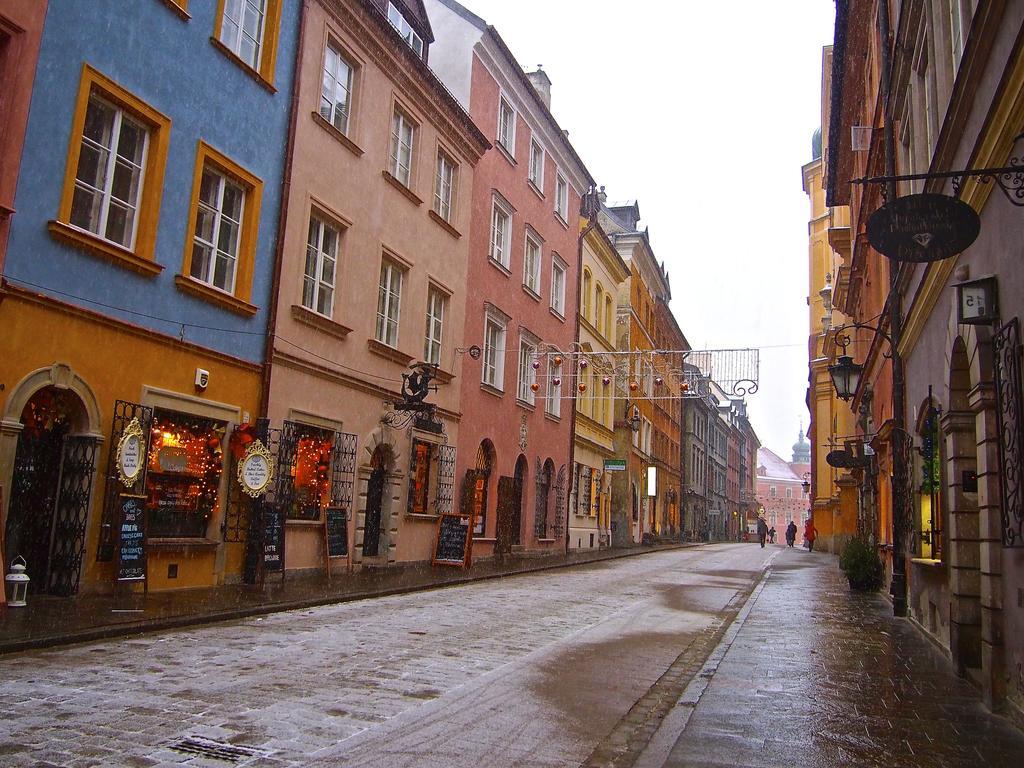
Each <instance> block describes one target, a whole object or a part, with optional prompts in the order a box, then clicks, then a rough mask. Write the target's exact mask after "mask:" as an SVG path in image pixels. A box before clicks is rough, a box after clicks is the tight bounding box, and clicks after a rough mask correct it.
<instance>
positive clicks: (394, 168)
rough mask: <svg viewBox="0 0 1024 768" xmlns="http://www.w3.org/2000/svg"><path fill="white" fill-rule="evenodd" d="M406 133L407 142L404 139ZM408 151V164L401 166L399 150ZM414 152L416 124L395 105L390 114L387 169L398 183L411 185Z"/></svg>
mask: <svg viewBox="0 0 1024 768" xmlns="http://www.w3.org/2000/svg"><path fill="white" fill-rule="evenodd" d="M406 135H408V142H406V141H405V138H406ZM403 149H404V150H406V151H407V153H408V164H407V165H405V166H404V167H403V164H402V157H401V155H400V154H399V152H400V151H401V150H403ZM415 153H416V124H415V123H414V122H413V121H412V120H411V119H410V118H409V116H408V115H407V114H405V112H403V111H402V110H401V109H398V108H397V107H395V110H394V112H393V113H392V116H391V155H390V167H389V168H388V171H389V172H390V173H391V175H392V176H394V177H395V178H396V179H397V180H398V181H399V183H401V184H403V185H404V186H406V187H411V186H412V166H413V163H414V162H415Z"/></svg>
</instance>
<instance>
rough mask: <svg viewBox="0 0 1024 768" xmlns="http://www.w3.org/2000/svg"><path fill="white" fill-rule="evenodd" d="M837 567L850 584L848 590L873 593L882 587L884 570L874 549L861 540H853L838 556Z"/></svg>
mask: <svg viewBox="0 0 1024 768" xmlns="http://www.w3.org/2000/svg"><path fill="white" fill-rule="evenodd" d="M839 567H840V568H842V570H843V573H845V574H846V578H847V579H848V580H849V582H850V589H862V590H865V591H869V592H874V591H875V590H877V589H879V588H880V587H881V586H882V579H883V576H884V574H885V569H884V567H883V566H882V561H881V559H880V558H879V557H878V553H877V552H876V551H875V548H874V547H873V546H871V544H869V543H868V542H867V541H865V540H864V539H862V538H853V539H850V541H849V542H848V543H847V545H846V546H845V547H843V552H842V554H841V555H839Z"/></svg>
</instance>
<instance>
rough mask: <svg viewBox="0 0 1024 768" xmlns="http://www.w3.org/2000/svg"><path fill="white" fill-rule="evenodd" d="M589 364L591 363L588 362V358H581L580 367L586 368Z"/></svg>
mask: <svg viewBox="0 0 1024 768" xmlns="http://www.w3.org/2000/svg"><path fill="white" fill-rule="evenodd" d="M588 365H590V363H588V362H587V359H586V358H583V359H582V360H580V368H583V369H584V370H585V369H586V367H587V366H588Z"/></svg>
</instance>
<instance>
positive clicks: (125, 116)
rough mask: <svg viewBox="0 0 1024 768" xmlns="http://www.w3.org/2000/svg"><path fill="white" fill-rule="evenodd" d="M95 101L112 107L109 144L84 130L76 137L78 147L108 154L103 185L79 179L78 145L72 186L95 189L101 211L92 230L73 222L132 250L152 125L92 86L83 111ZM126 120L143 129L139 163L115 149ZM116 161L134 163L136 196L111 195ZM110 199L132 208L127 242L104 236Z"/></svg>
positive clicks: (117, 204) (91, 191) (79, 159)
mask: <svg viewBox="0 0 1024 768" xmlns="http://www.w3.org/2000/svg"><path fill="white" fill-rule="evenodd" d="M94 101H95V102H96V103H97V104H99V105H101V106H102V107H103V108H104V109H108V110H113V113H114V118H113V122H112V124H111V127H110V146H109V147H107V146H104V145H102V144H99V143H98V142H96V141H94V140H93V139H90V138H87V137H86V136H85V134H84V133H83V134H82V135H81V136H79V139H78V141H79V145H80V147H86V146H89V147H92V148H93V149H94V150H96V151H98V152H99V153H100V154H101V155H102V154H103V153H106V155H107V158H106V162H105V163H104V164H103V166H104V170H103V187H102V189H101V188H98V187H95V186H93V185H92V184H90V183H88V182H85V181H82V180H80V179H79V178H78V171H79V169H80V168H81V165H82V152H81V149H80V150H79V157H78V165H79V167H78V168H76V169H75V190H82V191H83V192H85V193H87V194H89V195H92V196H94V197H95V195H96V194H97V193H98V194H99V206H100V215H99V220H98V221H97V224H96V229H95V230H92V229H89V228H88V227H83V226H81V225H79V224H74V226H75V227H76V228H78V229H81V230H83V231H85V232H89V233H91V234H93V235H96V237H99V238H100V239H102V240H106V241H107V242H109V243H114V244H115V245H119V246H121V247H122V248H127V249H128V250H129V251H134V250H135V239H136V236H137V235H138V230H139V204H140V202H141V200H142V190H143V188H144V185H145V183H146V161H147V159H148V157H149V140H150V133H151V129H150V128H149V127H147V126H146V125H145V124H144V123H142V122H140V121H139V120H136V119H134V118H133V117H132V116H131V114H130V113H128V112H126V111H125V110H124V109H122V108H121V107H119V106H117V105H116V104H114V103H113V102H111V101H109V100H107V99H104V98H103V97H102V96H100V95H98V94H97V93H96V92H95V90H94V91H93V92H92V93H90V94H89V104H87V105H86V112H87V113H88V109H89V106H90V105H91V104H92V102H94ZM125 120H127V121H128V122H129V123H131V124H132V125H134V126H137V127H138V128H140V129H142V132H143V140H142V153H141V161H140V162H139V163H137V164H136V163H135V162H134V161H131V160H129V159H128V158H124V157H121V155H119V154H118V152H117V150H118V146H119V144H120V141H121V127H122V125H123V124H124V121H125ZM84 129H85V127H84V124H83V131H84ZM119 161H121V162H126V163H128V164H129V165H130V166H133V167H134V168H135V172H136V173H137V174H138V180H137V181H136V184H135V198H134V200H121V199H120V198H117V197H115V196H114V192H113V184H114V172H115V170H116V168H117V165H118V162H119ZM112 203H113V204H114V206H115V207H118V208H122V209H124V210H127V211H131V216H132V221H131V227H130V228H129V236H128V242H127V243H122V242H120V241H118V240H114V239H111V238H109V237H107V223H108V221H109V217H110V209H111V205H112ZM71 210H72V212H74V210H75V206H74V203H73V202H72V206H71ZM69 221H70V218H69Z"/></svg>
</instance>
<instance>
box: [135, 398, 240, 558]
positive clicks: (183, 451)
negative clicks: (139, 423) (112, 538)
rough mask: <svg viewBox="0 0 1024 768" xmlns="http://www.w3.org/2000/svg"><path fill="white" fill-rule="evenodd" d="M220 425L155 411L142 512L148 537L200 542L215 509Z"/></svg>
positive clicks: (221, 440)
mask: <svg viewBox="0 0 1024 768" xmlns="http://www.w3.org/2000/svg"><path fill="white" fill-rule="evenodd" d="M224 432H225V424H224V423H223V422H220V421H213V420H212V419H204V418H202V417H200V416H192V415H190V414H186V413H178V412H176V411H165V410H161V409H157V410H156V411H155V413H154V415H153V431H152V437H151V439H150V446H149V467H148V471H147V474H146V496H147V497H148V498H147V501H146V508H147V512H148V515H149V521H148V523H149V535H150V536H152V537H157V538H159V537H171V538H203V537H205V536H206V535H207V529H208V527H209V522H210V518H211V517H212V516H213V514H214V512H215V510H216V509H217V495H218V490H219V488H220V477H221V472H222V471H223V459H224Z"/></svg>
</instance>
